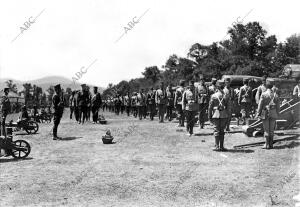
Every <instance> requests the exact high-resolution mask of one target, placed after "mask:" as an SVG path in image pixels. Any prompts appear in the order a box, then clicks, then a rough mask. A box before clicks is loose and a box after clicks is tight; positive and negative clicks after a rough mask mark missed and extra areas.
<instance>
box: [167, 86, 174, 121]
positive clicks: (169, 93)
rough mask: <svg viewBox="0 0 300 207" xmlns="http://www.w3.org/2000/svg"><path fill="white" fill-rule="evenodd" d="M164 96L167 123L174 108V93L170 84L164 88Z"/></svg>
mask: <svg viewBox="0 0 300 207" xmlns="http://www.w3.org/2000/svg"><path fill="white" fill-rule="evenodd" d="M166 95H167V119H169V121H171V120H172V114H173V107H174V92H173V89H172V84H169V85H168V87H167V88H166Z"/></svg>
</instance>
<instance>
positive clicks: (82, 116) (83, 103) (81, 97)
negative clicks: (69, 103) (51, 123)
mask: <svg viewBox="0 0 300 207" xmlns="http://www.w3.org/2000/svg"><path fill="white" fill-rule="evenodd" d="M81 87H82V90H81V91H80V92H79V94H78V100H77V101H78V108H79V122H78V123H79V124H80V123H82V124H84V121H85V120H87V117H86V116H87V104H88V101H89V94H88V92H87V90H86V85H85V84H82V85H81Z"/></svg>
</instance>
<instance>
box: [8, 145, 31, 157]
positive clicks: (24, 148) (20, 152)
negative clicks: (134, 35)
mask: <svg viewBox="0 0 300 207" xmlns="http://www.w3.org/2000/svg"><path fill="white" fill-rule="evenodd" d="M13 143H14V145H15V146H14V148H13V149H12V150H11V155H12V156H13V157H14V158H17V159H22V158H25V157H27V156H28V155H29V154H30V151H31V147H30V145H29V143H28V142H26V141H25V140H16V141H14V142H13Z"/></svg>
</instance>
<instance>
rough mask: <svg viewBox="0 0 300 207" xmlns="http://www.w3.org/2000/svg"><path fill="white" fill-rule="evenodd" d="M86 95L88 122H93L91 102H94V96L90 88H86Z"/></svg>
mask: <svg viewBox="0 0 300 207" xmlns="http://www.w3.org/2000/svg"><path fill="white" fill-rule="evenodd" d="M86 95H87V104H86V120H89V121H90V120H91V119H90V118H91V110H92V107H91V100H92V94H91V92H90V87H89V86H87V87H86Z"/></svg>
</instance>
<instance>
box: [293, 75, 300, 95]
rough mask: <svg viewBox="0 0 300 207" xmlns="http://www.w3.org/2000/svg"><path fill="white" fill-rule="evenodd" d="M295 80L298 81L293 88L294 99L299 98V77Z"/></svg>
mask: <svg viewBox="0 0 300 207" xmlns="http://www.w3.org/2000/svg"><path fill="white" fill-rule="evenodd" d="M297 81H298V84H297V85H296V86H295V87H294V90H293V98H294V99H299V98H300V78H299V79H298V80H297Z"/></svg>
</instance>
